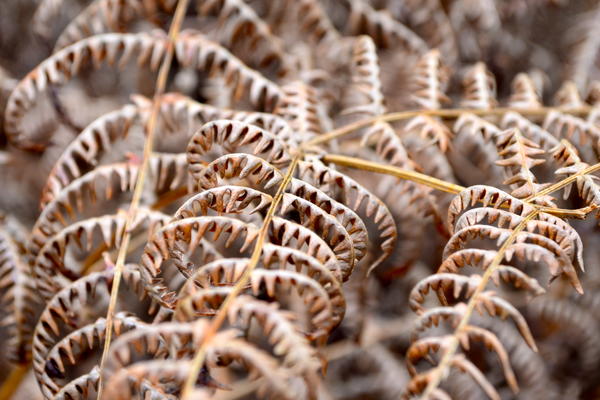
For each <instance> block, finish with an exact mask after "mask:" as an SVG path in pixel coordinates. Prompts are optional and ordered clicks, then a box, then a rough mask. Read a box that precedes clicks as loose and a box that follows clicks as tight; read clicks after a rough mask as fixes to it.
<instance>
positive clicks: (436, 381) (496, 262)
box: [423, 210, 540, 399]
mask: <svg viewBox="0 0 600 400" xmlns="http://www.w3.org/2000/svg"><path fill="white" fill-rule="evenodd" d="M538 214H540V210H534V211H532V212H531V213H529V214H528V215H527V216H526V217H525V218H523V221H521V222H520V223H519V225H517V226H516V228H515V229H514V230H513V231H512V232H511V234H510V236H509V237H508V238H507V239H506V240H505V241H504V243H502V246H501V247H500V249H499V250H498V252H497V253H496V256H495V257H494V259H493V260H492V262H491V263H490V265H489V266H488V268H487V269H486V270H485V273H484V274H483V276H482V277H481V281H480V282H479V285H477V288H476V289H475V291H474V292H473V295H472V296H471V298H470V299H469V302H468V303H467V308H466V310H465V312H464V314H463V316H462V318H461V319H460V321H459V323H458V325H457V327H456V329H455V330H454V333H453V334H452V339H451V342H450V345H449V346H448V350H446V352H445V353H444V355H443V356H442V359H441V360H440V362H439V364H438V365H437V366H436V367H435V368H434V369H433V370H432V371H431V375H432V379H431V380H430V381H429V383H428V384H427V388H426V389H425V392H424V393H423V398H425V399H428V398H429V397H430V396H431V395H432V394H433V392H434V391H435V390H436V389H437V388H438V386H439V385H440V382H441V381H442V380H443V379H444V378H445V376H446V375H447V370H448V368H449V367H450V363H451V362H452V357H454V355H455V354H456V351H457V350H458V346H459V344H460V338H459V336H460V335H461V334H462V332H463V330H464V329H465V328H466V327H467V326H468V324H469V320H470V319H471V315H472V314H473V311H474V310H475V305H476V304H477V301H478V299H477V297H478V296H479V295H480V294H481V293H482V292H483V291H484V290H485V288H486V286H487V284H488V282H489V280H490V278H491V277H492V275H493V274H494V273H495V272H496V271H497V269H498V267H499V266H500V263H501V262H502V259H503V258H504V254H505V253H506V250H507V249H508V247H509V246H510V245H512V244H513V243H514V241H515V239H516V238H517V236H518V234H519V232H521V231H522V230H523V229H525V227H526V226H527V223H528V222H529V221H531V220H532V219H534V218H535V217H536V216H537V215H538ZM534 351H537V349H534Z"/></svg>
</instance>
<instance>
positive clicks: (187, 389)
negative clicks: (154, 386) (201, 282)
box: [181, 151, 303, 400]
mask: <svg viewBox="0 0 600 400" xmlns="http://www.w3.org/2000/svg"><path fill="white" fill-rule="evenodd" d="M302 156H303V154H302V152H301V151H299V152H298V153H297V154H296V156H295V157H294V158H293V159H292V162H291V164H290V166H289V167H288V170H287V172H286V174H285V176H284V178H283V181H282V182H281V185H279V187H278V188H277V193H276V194H275V197H273V202H272V203H271V206H270V207H269V210H268V211H267V215H266V216H265V219H264V220H263V223H262V226H261V227H260V231H259V234H258V239H257V240H256V244H255V245H254V249H253V250H252V256H251V258H250V262H249V263H248V266H247V267H246V269H245V270H244V273H243V274H242V276H241V277H240V279H239V280H238V281H237V282H236V284H235V285H234V286H233V288H232V290H231V292H230V293H229V295H228V296H227V298H226V299H225V301H224V302H223V304H221V307H219V311H218V312H217V314H216V315H215V316H214V317H213V319H212V320H211V323H210V325H209V326H208V329H207V330H206V332H205V333H204V336H203V338H202V342H201V344H200V347H199V348H198V350H197V351H196V354H195V355H194V359H193V361H192V366H191V368H190V372H189V374H188V376H187V379H186V381H185V384H184V386H183V390H182V394H181V398H182V400H192V399H191V397H190V396H191V394H192V393H193V389H194V383H195V382H196V379H197V378H198V374H199V373H200V369H201V368H202V365H203V364H204V359H205V356H206V347H207V345H208V344H209V343H210V341H211V339H212V338H213V337H214V336H215V334H216V333H217V331H218V330H219V329H220V328H221V326H222V325H223V322H225V318H227V311H228V310H229V307H230V306H231V304H232V303H233V301H234V300H235V298H236V297H237V296H238V295H239V294H240V293H241V291H242V290H243V289H244V287H245V286H246V284H247V283H248V282H249V281H250V276H251V275H252V271H254V269H255V268H256V266H257V265H258V263H259V261H260V255H261V253H262V248H263V245H264V243H265V239H266V237H267V233H268V231H269V226H270V224H271V221H272V220H273V216H274V215H275V211H276V210H277V207H278V206H279V203H280V202H281V199H282V198H283V193H284V191H285V188H286V187H287V186H288V185H289V183H290V181H291V180H292V175H293V173H294V171H295V169H296V167H297V166H298V162H299V161H300V159H301V158H302Z"/></svg>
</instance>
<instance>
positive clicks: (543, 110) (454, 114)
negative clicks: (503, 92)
mask: <svg viewBox="0 0 600 400" xmlns="http://www.w3.org/2000/svg"><path fill="white" fill-rule="evenodd" d="M591 110H592V107H591V106H584V107H576V108H573V107H539V108H524V109H515V108H510V107H499V108H492V109H489V110H483V109H471V108H454V109H442V110H408V111H400V112H394V113H389V114H384V115H379V116H376V117H371V118H365V119H361V120H359V121H356V122H352V123H350V124H347V125H344V126H342V127H340V128H338V129H335V130H333V131H331V132H328V133H326V134H324V135H320V136H318V137H316V138H314V139H313V140H310V141H308V142H307V143H306V146H315V145H318V144H323V143H327V142H329V141H331V140H333V139H337V138H340V137H342V136H346V135H348V134H350V133H352V132H354V131H356V130H358V129H361V128H364V127H367V126H369V125H372V124H374V123H376V122H394V121H402V120H405V119H410V118H414V117H417V116H419V115H428V116H433V117H440V118H447V119H454V118H458V117H460V116H461V115H462V114H465V113H470V114H474V115H480V116H486V115H487V116H489V115H496V116H501V115H504V114H506V113H508V112H515V111H517V112H519V114H522V115H529V116H544V115H546V114H548V113H549V112H551V111H560V112H564V113H569V114H577V115H580V114H587V113H589V112H590V111H591Z"/></svg>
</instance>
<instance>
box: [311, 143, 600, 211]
mask: <svg viewBox="0 0 600 400" xmlns="http://www.w3.org/2000/svg"><path fill="white" fill-rule="evenodd" d="M322 159H323V161H324V162H330V163H333V164H337V165H343V166H345V167H350V168H357V169H361V170H365V171H371V172H377V173H380V174H386V175H392V176H395V177H397V178H400V179H405V180H408V181H411V182H415V183H419V184H421V185H425V186H428V187H430V188H433V189H437V190H441V191H443V192H446V193H452V194H458V193H460V192H462V191H463V190H465V189H466V188H465V187H463V186H460V185H457V184H455V183H451V182H446V181H443V180H441V179H437V178H434V177H432V176H429V175H425V174H421V173H419V172H415V171H411V170H407V169H403V168H398V167H394V166H392V165H387V164H380V163H376V162H373V161H367V160H363V159H361V158H355V157H348V156H344V155H339V154H326V155H324V156H323V158H322ZM598 168H600V167H598ZM585 171H587V172H585ZM593 171H594V170H593V169H591V167H590V168H587V169H586V170H583V171H581V172H580V173H579V176H582V175H585V173H591V172H593ZM570 178H571V177H569V178H567V179H564V180H562V181H560V182H558V183H557V184H555V185H552V186H550V187H548V189H551V188H552V187H553V186H556V189H555V190H558V189H560V188H561V187H563V186H566V185H568V184H569V182H567V183H564V184H563V182H565V181H567V180H568V179H570ZM570 181H573V179H571V180H570ZM552 191H553V190H552ZM538 195H539V194H537V195H536V196H534V197H537V196H538ZM526 201H527V199H526ZM530 205H531V206H532V207H535V208H536V209H538V210H539V211H541V212H545V213H548V214H552V215H556V216H560V217H564V218H579V219H581V218H585V216H586V215H587V214H589V213H590V212H592V211H593V210H594V209H595V208H596V206H588V207H584V208H580V209H575V210H567V209H564V208H554V207H544V206H539V205H537V204H531V203H530Z"/></svg>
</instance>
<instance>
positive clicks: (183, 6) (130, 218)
mask: <svg viewBox="0 0 600 400" xmlns="http://www.w3.org/2000/svg"><path fill="white" fill-rule="evenodd" d="M188 2H189V0H179V2H178V4H177V9H176V10H175V15H174V16H173V21H172V23H171V28H170V29H169V37H168V41H167V51H166V54H165V57H164V59H163V60H162V63H161V65H160V69H159V71H158V77H157V80H156V87H155V90H154V99H153V103H152V112H151V114H150V118H149V120H148V125H147V126H146V140H145V141H144V155H143V160H142V165H141V166H140V169H139V172H138V176H137V179H136V182H135V188H134V191H133V197H132V199H131V203H130V205H129V210H128V212H127V220H126V222H125V228H124V230H125V232H124V234H123V239H122V241H121V245H120V247H119V253H118V255H117V261H116V263H115V275H114V279H113V284H112V287H111V292H110V302H109V305H108V311H107V314H106V339H105V341H104V349H103V351H102V358H101V360H100V371H102V369H103V367H104V365H105V363H106V357H107V356H108V349H109V348H110V343H111V339H112V331H113V323H114V321H113V319H114V315H115V311H116V305H117V296H118V293H119V285H120V283H121V276H122V274H123V267H124V265H125V257H126V256H127V249H128V248H129V243H130V241H131V226H133V224H134V222H135V219H136V215H137V210H138V207H139V204H140V200H141V198H142V193H143V191H144V183H145V181H146V174H147V171H148V168H149V165H150V157H151V156H152V149H153V146H154V136H155V132H156V122H157V119H158V113H159V110H160V104H159V102H158V98H159V97H160V96H161V95H162V94H163V93H164V92H165V89H166V86H167V78H168V76H169V70H170V68H171V62H172V60H173V54H174V52H175V41H176V40H177V36H178V35H179V31H180V30H181V24H182V22H183V17H184V16H185V11H186V10H187V6H188ZM102 390H103V382H102V378H100V381H99V382H98V396H97V398H98V399H101V398H102Z"/></svg>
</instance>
